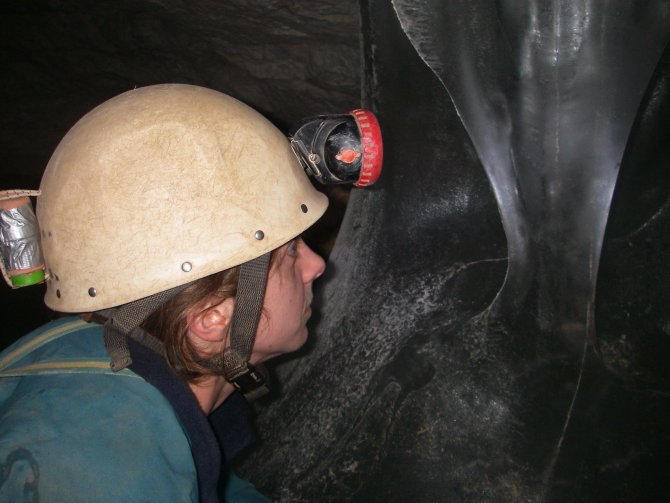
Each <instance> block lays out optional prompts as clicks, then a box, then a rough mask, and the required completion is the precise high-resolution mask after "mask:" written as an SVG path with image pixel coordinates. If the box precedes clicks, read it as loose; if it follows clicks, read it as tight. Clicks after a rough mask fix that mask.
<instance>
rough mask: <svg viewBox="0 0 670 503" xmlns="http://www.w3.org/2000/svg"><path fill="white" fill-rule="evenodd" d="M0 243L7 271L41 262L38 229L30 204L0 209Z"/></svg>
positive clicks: (33, 265) (25, 267)
mask: <svg viewBox="0 0 670 503" xmlns="http://www.w3.org/2000/svg"><path fill="white" fill-rule="evenodd" d="M0 244H1V245H2V246H0V248H2V260H3V262H4V264H5V268H6V269H7V270H9V271H12V270H17V269H18V270H20V269H29V268H31V267H37V266H39V265H41V264H42V262H43V260H42V250H41V248H40V231H39V226H38V225H37V217H36V216H35V212H34V211H33V208H32V205H30V204H24V205H21V206H19V207H18V208H12V209H0Z"/></svg>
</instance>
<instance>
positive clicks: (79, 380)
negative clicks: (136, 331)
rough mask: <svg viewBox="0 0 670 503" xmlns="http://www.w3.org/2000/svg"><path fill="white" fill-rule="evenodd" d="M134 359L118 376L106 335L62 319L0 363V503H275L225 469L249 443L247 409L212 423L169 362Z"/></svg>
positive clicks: (236, 399) (139, 353)
mask: <svg viewBox="0 0 670 503" xmlns="http://www.w3.org/2000/svg"><path fill="white" fill-rule="evenodd" d="M130 349H131V355H132V358H133V365H132V366H131V367H130V369H126V370H122V371H121V372H117V373H114V372H112V371H111V369H110V368H109V357H108V356H107V353H106V351H105V348H104V344H103V337H102V327H101V326H100V325H96V324H91V323H87V322H84V321H82V320H80V319H78V318H75V317H67V318H63V319H60V320H58V321H55V322H52V323H49V324H47V325H45V326H44V327H42V328H40V329H38V330H36V331H35V332H32V333H31V334H29V335H27V336H25V337H24V338H22V339H20V340H19V341H17V342H16V343H15V344H13V345H12V346H10V347H9V348H7V349H6V350H5V351H4V352H2V353H0V503H5V502H11V503H17V502H24V501H25V502H32V501H35V502H36V501H38V498H39V499H40V501H45V502H66V501H67V502H72V503H74V502H82V503H83V502H87V503H88V502H101V503H102V502H112V501H114V502H118V501H123V502H154V501H155V502H207V503H209V502H217V501H219V500H221V501H223V500H226V501H250V502H251V501H258V502H261V501H268V500H267V499H265V498H264V497H263V496H261V495H260V494H259V493H258V492H256V491H255V489H254V488H253V486H251V485H250V484H248V483H246V482H244V481H241V480H240V479H237V478H236V477H235V476H234V475H233V474H232V471H230V470H229V469H228V468H227V467H226V465H225V462H224V463H223V464H224V468H223V470H222V453H221V451H222V450H223V451H224V461H225V459H226V458H228V459H232V457H233V456H234V455H235V454H236V453H237V452H238V451H239V450H241V449H242V448H244V447H246V446H247V445H248V444H249V443H250V441H251V440H252V437H251V434H250V430H249V428H248V424H247V416H248V413H249V410H248V406H247V405H246V403H245V401H244V399H243V398H242V397H240V396H238V395H236V394H234V395H233V396H231V397H230V398H229V399H228V400H226V402H224V405H223V406H222V407H220V408H219V410H217V411H216V412H215V413H214V414H212V415H211V416H210V417H209V418H208V417H207V416H205V415H204V414H203V413H202V412H201V411H200V409H199V407H198V404H197V401H196V399H195V397H194V396H193V394H192V393H191V392H190V389H189V388H188V386H187V385H186V384H185V383H183V381H181V380H180V379H179V378H177V376H176V375H175V374H174V373H172V372H171V370H170V369H169V368H168V366H167V365H166V364H165V362H164V360H163V358H162V357H160V356H158V355H156V354H155V353H153V352H151V351H150V350H148V349H146V348H144V347H143V346H141V345H139V344H136V343H132V341H131V348H130ZM222 473H223V474H224V475H223V476H221V474H222Z"/></svg>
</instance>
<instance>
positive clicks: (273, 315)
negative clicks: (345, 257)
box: [250, 238, 326, 364]
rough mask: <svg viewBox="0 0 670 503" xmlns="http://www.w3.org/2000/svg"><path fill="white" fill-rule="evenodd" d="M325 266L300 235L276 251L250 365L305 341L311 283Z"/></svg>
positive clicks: (292, 349) (287, 350)
mask: <svg viewBox="0 0 670 503" xmlns="http://www.w3.org/2000/svg"><path fill="white" fill-rule="evenodd" d="M325 267H326V264H325V262H324V261H323V259H322V258H321V257H320V256H319V255H317V254H316V253H314V252H313V251H312V250H311V249H310V248H309V247H308V246H307V245H306V244H305V242H304V241H303V240H302V239H300V238H296V239H294V240H292V241H289V242H288V243H286V244H285V245H284V246H282V247H281V248H279V249H278V250H277V252H276V255H275V258H274V261H273V264H272V267H271V268H270V272H269V273H268V281H267V286H266V289H265V301H264V304H263V314H262V315H261V318H260V320H259V322H258V330H257V332H256V341H255V342H254V349H253V352H252V356H251V359H250V361H251V363H252V364H256V363H259V362H262V361H265V360H268V359H270V358H272V357H274V356H278V355H280V354H284V353H289V352H291V351H296V350H297V349H299V348H300V347H301V346H302V345H303V344H304V343H305V341H306V340H307V327H306V323H307V320H309V317H310V315H311V314H312V309H311V307H310V304H311V303H312V282H313V281H314V280H315V279H316V278H318V277H319V276H321V275H322V274H323V271H324V270H325Z"/></svg>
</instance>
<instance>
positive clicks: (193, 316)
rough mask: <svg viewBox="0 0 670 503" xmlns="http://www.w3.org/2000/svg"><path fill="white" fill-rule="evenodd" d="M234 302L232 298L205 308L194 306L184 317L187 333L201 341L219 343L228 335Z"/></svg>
mask: <svg viewBox="0 0 670 503" xmlns="http://www.w3.org/2000/svg"><path fill="white" fill-rule="evenodd" d="M234 307H235V301H234V300H233V298H232V297H228V298H227V299H225V300H223V301H221V302H219V303H218V304H211V305H208V306H206V307H204V308H203V307H202V306H196V307H194V308H192V309H191V311H190V312H189V313H188V314H187V315H186V323H187V326H188V328H189V333H190V334H191V335H193V336H195V337H196V338H198V339H200V340H201V341H206V342H221V341H223V340H224V339H225V337H226V335H227V334H228V329H229V327H230V323H231V321H232V318H233V308H234Z"/></svg>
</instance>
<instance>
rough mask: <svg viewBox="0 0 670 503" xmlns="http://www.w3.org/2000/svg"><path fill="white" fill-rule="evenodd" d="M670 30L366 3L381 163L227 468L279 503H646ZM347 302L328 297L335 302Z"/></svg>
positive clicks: (660, 425) (598, 10)
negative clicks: (294, 348)
mask: <svg viewBox="0 0 670 503" xmlns="http://www.w3.org/2000/svg"><path fill="white" fill-rule="evenodd" d="M669 15H670V9H669V4H668V2H666V1H658V2H635V1H629V2H617V3H616V5H614V4H612V3H590V2H578V1H574V2H560V1H555V2H535V1H527V2H521V3H519V2H506V1H500V2H495V3H492V2H485V1H481V2H479V1H458V0H450V1H430V0H428V1H418V0H414V1H411V2H410V1H403V0H392V1H391V0H369V1H367V2H364V4H363V19H364V24H363V35H364V37H365V44H364V47H365V50H364V56H365V62H366V72H365V82H364V84H365V97H366V100H367V104H368V105H369V106H370V107H371V108H373V110H375V111H376V112H377V113H378V114H379V119H380V122H381V125H382V130H383V134H384V140H385V146H386V154H385V167H384V174H383V178H382V181H381V183H380V184H379V185H378V186H376V187H375V188H373V189H372V190H368V191H358V192H356V193H354V194H352V198H351V200H350V203H349V206H348V209H347V213H346V216H345V220H344V222H343V226H342V229H341V232H340V234H339V236H338V240H337V242H336V245H335V248H334V250H333V254H332V256H331V264H330V268H331V270H330V273H329V276H328V277H327V278H326V283H325V285H322V289H321V290H320V291H319V299H320V301H321V304H322V316H321V318H320V319H319V320H318V322H317V323H316V324H315V326H314V330H313V334H314V335H313V340H312V347H311V348H310V351H308V353H307V354H306V355H305V356H304V358H302V359H289V360H287V361H285V362H283V363H282V364H281V365H280V366H278V367H277V369H276V371H277V374H278V375H279V377H280V382H281V386H282V390H281V395H279V396H277V397H276V398H275V399H274V401H271V402H269V403H267V404H262V407H261V409H260V411H261V412H260V417H259V419H260V424H259V427H260V430H261V431H263V439H264V443H263V445H261V446H260V448H259V449H257V450H256V451H254V452H253V453H252V455H251V456H250V458H249V459H248V460H247V462H246V463H245V464H244V466H243V469H244V471H245V473H246V474H247V475H249V476H250V477H252V480H254V481H255V482H256V483H257V484H259V485H260V486H261V487H262V488H263V489H264V490H266V491H267V492H268V493H269V494H272V495H273V496H275V497H277V498H278V499H280V500H281V501H315V500H318V501H389V500H391V501H408V500H416V501H533V502H536V501H538V502H539V501H662V500H664V499H667V497H668V493H669V492H670V491H669V490H668V489H667V487H666V485H665V481H664V480H665V475H664V474H665V473H667V470H668V467H669V466H668V458H667V455H666V454H665V453H666V452H667V448H668V440H669V433H670V431H669V429H668V425H667V417H669V415H668V414H669V413H670V402H669V401H668V384H670V382H669V381H668V377H669V376H668V372H667V370H665V364H664V362H666V361H667V359H668V356H670V353H669V350H670V347H669V345H668V342H669V337H670V331H669V327H670V325H669V322H670V317H669V316H670V315H669V314H668V312H669V310H668V305H669V304H670V288H669V287H668V277H669V274H670V269H669V268H668V266H667V255H668V251H669V249H668V244H669V243H668V238H667V231H666V230H667V223H668V217H669V216H670V215H669V211H670V205H669V203H668V188H669V187H670V176H669V170H668V167H669V166H668V161H669V157H668V154H669V151H668V147H667V142H666V140H665V138H664V134H665V133H664V132H665V131H667V125H668V120H669V116H668V111H669V109H668V103H669V102H668V98H669V96H668V75H669V72H670V67H669V66H668V65H669V62H670V60H669V57H670V56H669V52H668V48H667V44H668V38H669V37H670V29H669V28H668V27H669V26H670V23H669V18H668V16H669ZM344 292H346V293H344Z"/></svg>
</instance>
